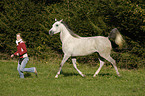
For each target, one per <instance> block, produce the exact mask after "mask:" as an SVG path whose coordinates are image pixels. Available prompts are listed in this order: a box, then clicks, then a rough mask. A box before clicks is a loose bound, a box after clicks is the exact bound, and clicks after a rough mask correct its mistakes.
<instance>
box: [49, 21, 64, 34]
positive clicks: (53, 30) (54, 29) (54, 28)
mask: <svg viewBox="0 0 145 96" xmlns="http://www.w3.org/2000/svg"><path fill="white" fill-rule="evenodd" d="M55 21H56V22H55V23H54V24H53V25H52V28H51V29H50V30H49V35H53V34H56V33H59V32H60V31H61V30H60V25H61V22H62V20H60V21H57V20H56V19H55Z"/></svg>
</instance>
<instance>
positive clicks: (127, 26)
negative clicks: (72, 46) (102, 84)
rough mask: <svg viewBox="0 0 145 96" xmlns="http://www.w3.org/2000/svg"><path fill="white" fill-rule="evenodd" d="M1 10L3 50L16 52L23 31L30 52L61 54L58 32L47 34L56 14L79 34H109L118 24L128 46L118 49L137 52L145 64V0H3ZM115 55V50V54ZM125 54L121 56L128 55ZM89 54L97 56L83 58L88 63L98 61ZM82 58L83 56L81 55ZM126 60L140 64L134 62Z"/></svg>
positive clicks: (42, 55) (43, 56)
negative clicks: (16, 35)
mask: <svg viewBox="0 0 145 96" xmlns="http://www.w3.org/2000/svg"><path fill="white" fill-rule="evenodd" d="M0 10H1V11H0V31H1V33H0V52H1V53H8V54H12V53H14V52H15V50H16V47H15V34H16V33H18V32H20V33H22V35H23V36H22V37H23V38H24V40H25V41H26V44H27V48H28V53H29V56H35V57H38V58H40V59H48V58H49V57H50V56H51V55H54V54H61V55H62V50H61V42H60V40H59V39H58V38H59V34H57V35H55V36H52V37H50V36H49V35H48V30H49V29H50V28H51V26H52V24H53V23H54V19H55V18H57V19H58V20H60V19H63V20H64V21H65V22H67V23H68V24H69V26H71V30H73V31H74V32H75V33H76V34H78V35H80V36H97V35H101V36H108V34H109V33H110V31H111V29H113V28H114V27H116V28H118V30H119V31H120V32H121V34H122V35H123V36H124V39H125V41H126V47H124V49H122V50H121V49H115V51H116V50H119V52H120V53H121V54H126V55H127V56H129V57H130V56H134V57H135V60H136V62H143V63H142V64H144V61H143V60H144V58H145V43H144V41H145V40H144V34H145V20H144V18H145V17H144V14H145V6H144V2H143V0H137V1H134V0H42V1H41V0H2V1H0ZM116 55H117V53H115V52H114V53H113V54H112V56H114V57H113V58H116V57H115V56H116ZM126 55H123V56H122V58H126V57H125V56H126ZM117 56H118V55H117ZM90 58H96V55H92V56H90V57H89V56H87V57H84V58H83V59H86V61H89V63H93V62H96V59H90ZM118 58H119V57H118ZM116 59H117V58H116ZM130 59H131V60H132V59H134V58H130ZM79 61H81V62H82V61H84V60H82V59H81V58H79ZM84 63H86V62H84ZM124 63H126V62H124V60H122V61H120V63H119V64H120V65H119V66H121V65H122V64H124ZM93 64H94V63H93ZM127 64H129V65H131V66H134V67H135V68H137V67H136V64H135V65H134V62H128V63H127ZM139 65H140V64H139ZM122 66H124V65H122Z"/></svg>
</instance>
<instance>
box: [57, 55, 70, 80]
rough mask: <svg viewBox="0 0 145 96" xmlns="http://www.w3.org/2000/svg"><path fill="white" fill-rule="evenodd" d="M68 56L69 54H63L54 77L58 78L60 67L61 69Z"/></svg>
mask: <svg viewBox="0 0 145 96" xmlns="http://www.w3.org/2000/svg"><path fill="white" fill-rule="evenodd" d="M69 57H70V56H69V55H66V54H64V57H63V60H62V61H61V64H60V67H59V70H58V72H57V74H56V76H55V78H58V75H59V74H60V71H61V69H62V66H63V64H64V63H65V62H66V61H67V59H68V58H69Z"/></svg>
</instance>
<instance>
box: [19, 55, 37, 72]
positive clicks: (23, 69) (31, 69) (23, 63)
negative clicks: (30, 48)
mask: <svg viewBox="0 0 145 96" xmlns="http://www.w3.org/2000/svg"><path fill="white" fill-rule="evenodd" d="M28 61H29V58H28V57H26V58H24V60H23V61H22V63H21V67H20V71H22V72H33V73H35V71H36V68H35V67H31V68H25V66H26V64H27V62H28Z"/></svg>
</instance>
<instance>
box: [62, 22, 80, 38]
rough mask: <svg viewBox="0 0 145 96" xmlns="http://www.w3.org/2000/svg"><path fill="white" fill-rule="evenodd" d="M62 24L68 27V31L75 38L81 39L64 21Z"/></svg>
mask: <svg viewBox="0 0 145 96" xmlns="http://www.w3.org/2000/svg"><path fill="white" fill-rule="evenodd" d="M61 23H62V24H63V25H64V26H65V27H66V29H67V30H68V31H69V33H70V34H71V35H72V36H73V37H75V38H79V37H80V36H79V35H77V34H75V33H74V32H73V31H72V30H70V27H69V26H68V25H67V24H66V23H65V22H64V21H62V22H61Z"/></svg>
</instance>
